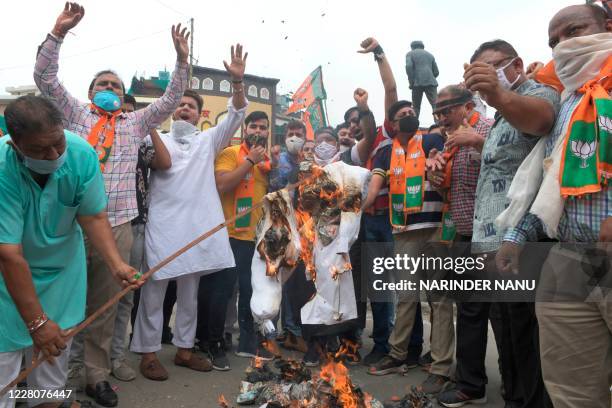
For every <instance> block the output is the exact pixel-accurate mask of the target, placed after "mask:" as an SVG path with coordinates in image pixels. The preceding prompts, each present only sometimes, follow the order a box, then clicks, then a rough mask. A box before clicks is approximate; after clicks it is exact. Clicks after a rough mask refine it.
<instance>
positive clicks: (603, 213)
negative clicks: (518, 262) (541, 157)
mask: <svg viewBox="0 0 612 408" xmlns="http://www.w3.org/2000/svg"><path fill="white" fill-rule="evenodd" d="M581 98H582V95H580V94H578V93H574V94H573V95H571V96H569V97H568V98H567V99H566V100H565V101H564V102H563V104H562V106H561V110H560V111H559V116H558V117H557V122H556V123H555V126H554V128H553V130H552V132H551V134H550V136H549V138H548V141H547V142H546V153H545V155H546V157H549V156H550V155H551V153H552V151H553V148H554V146H555V143H556V141H557V139H558V138H559V137H563V136H564V135H565V133H566V132H567V126H568V124H569V121H570V118H571V116H572V112H573V111H574V108H575V107H576V105H577V104H578V102H580V99H581ZM607 217H612V190H611V189H610V188H609V186H608V185H605V186H604V187H603V188H602V190H601V191H599V192H597V193H594V194H587V195H585V196H583V197H580V198H578V197H568V198H567V200H566V201H565V207H564V209H563V214H562V215H561V219H560V220H559V230H558V235H559V236H558V238H559V240H560V241H562V242H596V241H598V240H599V230H600V226H601V223H602V221H603V220H605V219H606V218H607ZM543 236H544V227H543V225H542V222H541V221H540V219H539V218H538V217H537V216H535V215H534V214H530V213H528V214H526V215H525V216H523V219H522V220H521V221H520V222H519V223H518V224H517V226H516V227H515V228H512V229H510V230H508V232H507V233H506V234H505V236H504V241H510V242H514V243H515V244H520V245H522V244H524V243H525V242H526V241H533V242H535V241H537V240H538V238H539V237H543Z"/></svg>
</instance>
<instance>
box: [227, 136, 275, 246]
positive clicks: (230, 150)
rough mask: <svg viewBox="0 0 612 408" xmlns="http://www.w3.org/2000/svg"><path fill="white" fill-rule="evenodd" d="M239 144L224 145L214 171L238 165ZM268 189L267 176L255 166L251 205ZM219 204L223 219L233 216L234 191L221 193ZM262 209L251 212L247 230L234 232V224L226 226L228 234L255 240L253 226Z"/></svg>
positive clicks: (259, 199) (231, 169)
mask: <svg viewBox="0 0 612 408" xmlns="http://www.w3.org/2000/svg"><path fill="white" fill-rule="evenodd" d="M239 151H240V145H237V146H230V147H226V148H225V149H224V150H223V151H222V152H221V154H219V156H217V160H215V172H217V171H233V170H235V169H236V168H237V167H238V152H239ZM267 191H268V176H267V175H266V174H265V173H263V172H262V171H260V170H259V168H258V167H257V166H255V186H254V188H253V205H255V204H257V203H259V202H260V201H261V200H262V199H263V196H264V195H266V192H267ZM221 205H222V206H223V215H224V216H225V219H226V220H227V219H228V218H231V217H233V216H234V192H233V191H228V192H226V193H222V194H221ZM261 215H262V209H261V208H258V209H256V210H254V211H253V212H252V213H251V223H250V228H249V230H248V231H240V232H236V230H235V228H234V224H233V223H232V224H230V225H229V226H228V227H227V231H228V232H229V236H230V237H232V238H235V239H240V240H243V241H255V226H256V225H257V222H258V221H259V219H260V218H261Z"/></svg>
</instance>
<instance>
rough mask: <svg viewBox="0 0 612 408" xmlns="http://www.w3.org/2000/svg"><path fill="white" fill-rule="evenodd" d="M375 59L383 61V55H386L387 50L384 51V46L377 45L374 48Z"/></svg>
mask: <svg viewBox="0 0 612 408" xmlns="http://www.w3.org/2000/svg"><path fill="white" fill-rule="evenodd" d="M373 53H374V61H376V62H378V61H381V60H382V58H383V56H384V55H385V52H384V51H383V48H382V47H381V46H380V44H379V45H377V46H376V48H374V51H373Z"/></svg>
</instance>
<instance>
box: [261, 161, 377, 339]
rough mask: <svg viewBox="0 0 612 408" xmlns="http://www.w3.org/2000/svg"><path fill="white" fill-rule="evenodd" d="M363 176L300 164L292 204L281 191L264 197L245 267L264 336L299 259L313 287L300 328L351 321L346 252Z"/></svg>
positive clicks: (356, 170)
mask: <svg viewBox="0 0 612 408" xmlns="http://www.w3.org/2000/svg"><path fill="white" fill-rule="evenodd" d="M369 175H370V173H369V172H368V171H367V170H366V169H364V168H361V167H357V166H349V165H347V164H345V163H342V162H336V163H332V164H329V165H327V166H325V168H321V167H318V166H316V165H314V164H312V163H310V162H303V163H302V164H301V166H300V178H301V181H300V184H299V188H298V195H297V196H298V199H297V203H296V204H295V205H294V202H293V201H292V200H291V198H290V195H289V193H288V192H287V191H285V190H281V191H277V192H274V193H270V194H267V195H266V196H265V197H264V203H263V216H262V219H261V220H260V222H259V224H258V226H257V239H256V251H255V254H254V256H253V260H252V263H251V271H252V275H251V283H252V285H253V296H252V298H251V311H252V313H253V317H254V319H255V321H256V322H257V323H258V324H259V325H260V327H261V328H262V329H263V331H264V332H268V331H272V330H274V326H273V324H272V319H273V318H275V317H276V316H277V315H278V313H279V310H280V302H281V298H282V284H283V282H285V281H286V280H287V279H288V277H289V276H290V274H291V272H292V271H293V268H294V267H295V264H296V262H297V261H298V259H299V258H301V259H302V260H303V262H304V265H305V267H306V272H307V274H306V275H307V278H308V279H310V280H313V281H314V282H315V284H316V294H315V296H314V297H313V298H312V299H311V300H310V301H309V302H308V303H306V305H305V306H304V307H303V308H302V312H301V313H302V323H304V324H324V325H333V324H337V323H341V322H344V321H347V320H351V319H354V318H356V317H357V305H356V300H355V291H354V287H353V278H352V266H351V262H350V260H349V257H348V252H349V249H350V247H351V245H352V244H353V243H354V242H355V240H356V239H357V236H358V234H359V225H360V220H361V204H362V200H363V199H364V198H365V195H366V189H367V184H368V180H369Z"/></svg>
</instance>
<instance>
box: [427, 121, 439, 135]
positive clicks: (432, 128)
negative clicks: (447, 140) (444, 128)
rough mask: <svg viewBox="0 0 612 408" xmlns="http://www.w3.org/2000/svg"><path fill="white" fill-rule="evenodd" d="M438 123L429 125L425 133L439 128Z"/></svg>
mask: <svg viewBox="0 0 612 408" xmlns="http://www.w3.org/2000/svg"><path fill="white" fill-rule="evenodd" d="M439 127H440V125H438V124H437V123H434V124H433V125H431V126H430V127H429V129H427V133H431V131H432V130H434V129H437V128H439Z"/></svg>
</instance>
